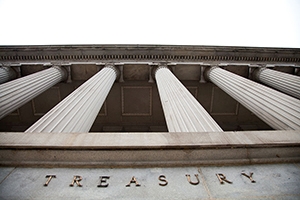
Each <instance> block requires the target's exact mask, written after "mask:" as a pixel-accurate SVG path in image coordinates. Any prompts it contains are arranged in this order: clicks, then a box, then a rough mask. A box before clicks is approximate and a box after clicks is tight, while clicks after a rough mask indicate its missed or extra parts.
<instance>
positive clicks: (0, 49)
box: [0, 45, 300, 63]
mask: <svg viewBox="0 0 300 200" xmlns="http://www.w3.org/2000/svg"><path fill="white" fill-rule="evenodd" d="M153 60H154V61H168V62H174V61H176V62H199V61H209V62H215V61H222V62H224V61H226V62H241V61H242V62H253V63H264V62H272V63H282V62H284V63H298V62H300V49H295V48H294V49H292V48H261V47H217V46H176V45H174V46H167V45H68V46H64V45H57V46H56V45H53V46H0V61H1V62H28V61H30V62H32V61H36V62H38V61H110V62H111V61H114V62H124V61H153Z"/></svg>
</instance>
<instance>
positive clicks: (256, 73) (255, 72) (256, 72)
mask: <svg viewBox="0 0 300 200" xmlns="http://www.w3.org/2000/svg"><path fill="white" fill-rule="evenodd" d="M266 69H267V67H257V68H256V69H254V70H253V72H252V79H253V80H255V81H259V76H260V74H261V73H262V71H264V70H266Z"/></svg>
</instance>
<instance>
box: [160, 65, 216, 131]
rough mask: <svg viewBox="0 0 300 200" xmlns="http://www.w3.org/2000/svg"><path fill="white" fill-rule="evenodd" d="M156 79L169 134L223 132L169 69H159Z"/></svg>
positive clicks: (163, 67)
mask: <svg viewBox="0 0 300 200" xmlns="http://www.w3.org/2000/svg"><path fill="white" fill-rule="evenodd" d="M155 78H156V82H157V87H158V92H159V96H160V100H161V103H162V107H163V110H164V115H165V118H166V122H167V126H168V130H169V132H212V131H213V132H215V131H220V132H221V131H222V129H221V128H220V127H219V125H218V124H217V123H216V122H215V121H214V119H213V118H212V117H211V116H210V115H209V114H208V113H207V112H206V110H205V109H204V108H203V107H202V106H201V104H200V103H199V102H198V101H197V100H196V99H195V97H194V96H193V95H192V94H191V93H190V92H189V91H188V90H187V89H186V87H185V86H184V85H183V84H182V83H181V82H180V81H179V80H178V79H177V78H176V77H175V76H174V75H173V74H172V72H171V71H170V70H169V69H168V68H167V67H165V66H161V67H159V68H158V69H157V70H156V71H155Z"/></svg>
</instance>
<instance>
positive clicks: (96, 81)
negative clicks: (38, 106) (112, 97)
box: [25, 66, 117, 133]
mask: <svg viewBox="0 0 300 200" xmlns="http://www.w3.org/2000/svg"><path fill="white" fill-rule="evenodd" d="M116 77H117V70H116V69H115V68H114V67H112V66H111V67H104V68H103V69H102V70H101V71H100V72H98V73H97V74H95V75H94V76H93V77H92V78H90V79H89V80H88V81H86V82H85V83H84V84H82V85H81V86H80V87H79V88H77V89H76V90H75V91H74V92H72V93H71V94H70V95H69V96H67V97H66V98H65V99H64V100H63V101H61V102H60V103H59V104H57V105H56V106H55V107H54V108H53V109H51V110H50V111H49V112H47V113H46V114H45V115H44V116H43V117H42V118H41V119H39V120H38V121H37V122H36V123H35V124H33V125H32V126H31V127H29V128H28V129H27V130H26V131H25V132H48V133H50V132H57V133H61V132H68V133H71V132H89V130H90V128H91V127H92V125H93V123H94V120H95V119H96V117H97V114H98V113H99V111H100V109H101V107H102V105H103V103H104V101H105V99H106V97H107V95H108V93H109V91H110V89H111V87H112V85H113V83H114V81H115V80H116Z"/></svg>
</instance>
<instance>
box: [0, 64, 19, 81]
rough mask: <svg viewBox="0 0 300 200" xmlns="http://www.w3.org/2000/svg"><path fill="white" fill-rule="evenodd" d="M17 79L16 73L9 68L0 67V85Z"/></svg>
mask: <svg viewBox="0 0 300 200" xmlns="http://www.w3.org/2000/svg"><path fill="white" fill-rule="evenodd" d="M16 77H17V73H16V72H15V71H14V70H13V69H12V68H11V67H0V83H5V82H7V81H10V80H12V79H15V78H16Z"/></svg>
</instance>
